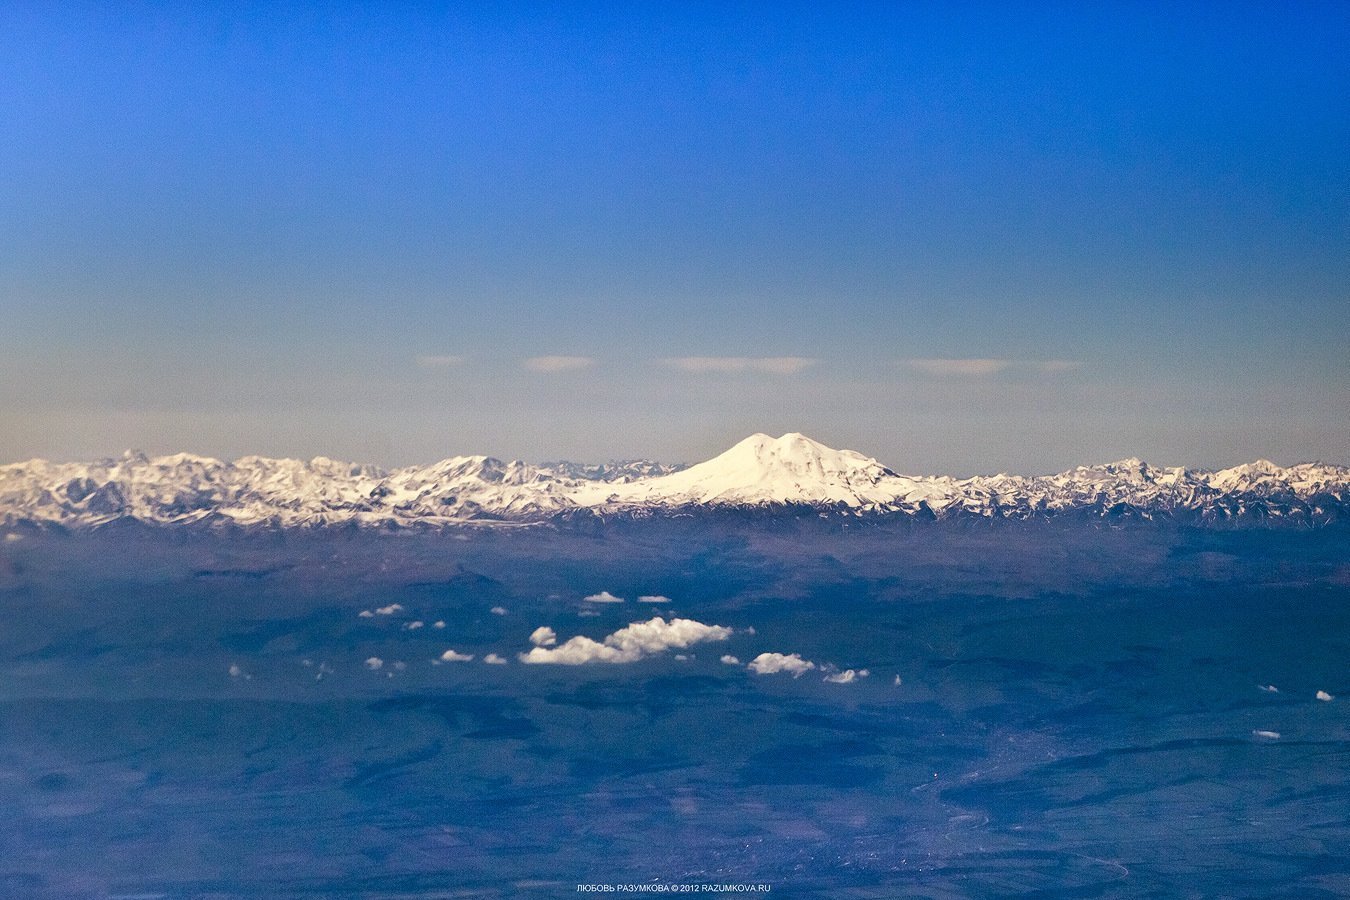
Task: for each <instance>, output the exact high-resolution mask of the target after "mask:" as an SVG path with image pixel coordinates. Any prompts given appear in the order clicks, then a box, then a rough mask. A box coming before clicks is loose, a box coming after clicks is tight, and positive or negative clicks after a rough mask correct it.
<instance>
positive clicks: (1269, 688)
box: [1257, 684, 1280, 694]
mask: <svg viewBox="0 0 1350 900" xmlns="http://www.w3.org/2000/svg"><path fill="white" fill-rule="evenodd" d="M1257 687H1258V688H1260V689H1261V690H1263V691H1265V692H1266V693H1267V694H1278V693H1279V692H1280V689H1279V688H1277V687H1276V686H1275V685H1273V684H1258V685H1257Z"/></svg>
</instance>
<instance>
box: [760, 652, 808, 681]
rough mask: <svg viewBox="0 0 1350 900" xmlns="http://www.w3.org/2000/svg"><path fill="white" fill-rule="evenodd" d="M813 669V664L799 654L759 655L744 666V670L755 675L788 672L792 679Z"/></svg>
mask: <svg viewBox="0 0 1350 900" xmlns="http://www.w3.org/2000/svg"><path fill="white" fill-rule="evenodd" d="M815 667H816V664H815V663H813V662H811V661H810V660H807V659H802V657H801V654H800V653H792V654H784V653H761V654H760V655H759V656H756V657H755V658H754V659H752V660H750V662H749V663H748V664H747V665H746V668H747V669H749V670H750V671H751V672H754V673H755V674H756V675H775V674H777V673H778V672H788V673H791V675H792V677H793V678H800V677H802V675H804V674H806V673H807V672H810V671H811V670H812V669H814V668H815Z"/></svg>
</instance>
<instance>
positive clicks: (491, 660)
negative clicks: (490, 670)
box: [483, 653, 506, 666]
mask: <svg viewBox="0 0 1350 900" xmlns="http://www.w3.org/2000/svg"><path fill="white" fill-rule="evenodd" d="M483 662H485V663H487V664H488V665H489V666H504V665H506V659H505V658H503V657H501V656H498V655H497V654H495V653H489V654H488V655H487V656H485V657H483Z"/></svg>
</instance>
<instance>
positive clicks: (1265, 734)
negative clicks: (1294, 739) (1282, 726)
mask: <svg viewBox="0 0 1350 900" xmlns="http://www.w3.org/2000/svg"><path fill="white" fill-rule="evenodd" d="M1252 734H1253V735H1254V736H1255V737H1259V738H1265V739H1266V740H1268V741H1278V740H1279V739H1280V733H1279V732H1278V731H1261V730H1257V731H1253V732H1252Z"/></svg>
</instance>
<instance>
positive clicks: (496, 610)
mask: <svg viewBox="0 0 1350 900" xmlns="http://www.w3.org/2000/svg"><path fill="white" fill-rule="evenodd" d="M488 612H490V613H492V614H493V615H494V616H504V615H506V607H505V606H494V607H492V609H490V610H488Z"/></svg>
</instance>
